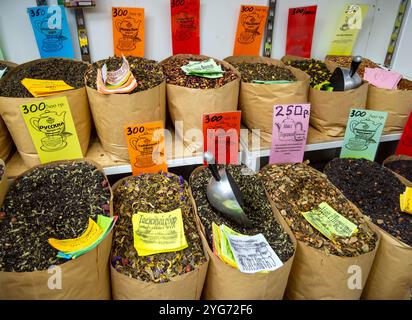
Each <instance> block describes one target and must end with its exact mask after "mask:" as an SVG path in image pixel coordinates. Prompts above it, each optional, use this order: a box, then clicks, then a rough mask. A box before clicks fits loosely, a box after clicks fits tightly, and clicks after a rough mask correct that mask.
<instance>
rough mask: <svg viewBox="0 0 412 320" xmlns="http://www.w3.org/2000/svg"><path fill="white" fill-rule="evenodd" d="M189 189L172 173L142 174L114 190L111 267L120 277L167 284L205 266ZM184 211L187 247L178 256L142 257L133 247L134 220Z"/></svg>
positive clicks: (156, 255) (181, 179) (174, 253)
mask: <svg viewBox="0 0 412 320" xmlns="http://www.w3.org/2000/svg"><path fill="white" fill-rule="evenodd" d="M189 190H190V189H189V186H188V185H187V183H186V182H185V181H184V180H183V178H182V177H179V176H176V175H174V174H170V173H163V174H160V173H159V174H142V175H140V176H134V177H129V178H127V179H124V180H122V181H121V182H120V183H119V185H118V186H117V187H116V189H115V190H114V210H115V212H116V214H118V215H119V218H118V221H117V223H116V225H115V228H114V230H115V232H114V240H113V248H112V257H111V263H112V266H113V267H114V268H115V269H116V270H117V271H118V272H120V273H122V274H124V275H126V276H128V277H130V278H135V279H138V280H142V281H147V282H150V281H152V282H155V283H164V282H168V281H170V280H171V278H173V277H175V276H178V275H181V274H184V273H188V272H190V271H192V270H194V269H195V268H196V267H198V266H200V265H202V264H203V263H205V262H206V257H205V254H204V252H203V246H202V241H201V239H200V236H199V234H198V231H197V227H196V223H195V219H194V212H193V207H192V200H191V196H190V191H189ZM178 208H180V209H181V212H182V218H183V225H184V233H185V236H186V241H187V244H188V247H187V248H185V249H183V250H180V251H175V252H166V253H157V254H154V255H149V256H139V255H138V254H137V251H136V249H135V247H134V244H133V223H132V216H133V214H137V213H138V212H146V213H165V212H170V211H173V210H175V209H178Z"/></svg>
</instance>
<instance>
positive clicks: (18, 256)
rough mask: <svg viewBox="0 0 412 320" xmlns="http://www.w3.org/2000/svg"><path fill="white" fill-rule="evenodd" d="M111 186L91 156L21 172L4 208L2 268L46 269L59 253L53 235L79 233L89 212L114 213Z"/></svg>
mask: <svg viewBox="0 0 412 320" xmlns="http://www.w3.org/2000/svg"><path fill="white" fill-rule="evenodd" d="M110 197H111V193H110V186H109V183H108V181H107V179H106V177H105V176H104V174H103V173H102V172H101V171H99V169H97V168H96V167H95V166H94V165H92V164H89V163H87V162H68V163H62V164H50V165H46V166H44V167H38V168H35V169H33V170H31V171H29V172H28V173H26V174H24V175H22V176H20V177H18V178H17V179H16V180H15V181H14V183H13V184H12V185H11V186H10V189H9V191H8V192H7V195H6V198H5V200H4V203H3V206H2V208H1V212H0V271H7V272H26V271H36V270H46V269H47V268H49V267H50V266H51V265H59V264H62V263H64V262H66V261H67V260H66V259H60V258H57V256H56V255H57V252H58V251H57V250H56V249H54V248H53V247H52V246H51V245H50V244H49V243H48V241H47V240H48V239H49V238H57V239H69V238H77V237H79V236H80V235H82V234H83V233H84V231H85V230H86V229H87V226H88V220H89V218H91V219H93V220H94V221H97V216H98V215H104V216H109V215H110Z"/></svg>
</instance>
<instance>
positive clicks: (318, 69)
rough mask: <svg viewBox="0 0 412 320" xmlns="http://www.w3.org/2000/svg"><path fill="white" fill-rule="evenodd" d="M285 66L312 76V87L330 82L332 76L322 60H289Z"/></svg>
mask: <svg viewBox="0 0 412 320" xmlns="http://www.w3.org/2000/svg"><path fill="white" fill-rule="evenodd" d="M285 64H286V65H288V66H291V67H294V68H297V69H300V70H302V71H304V72H306V73H307V74H308V75H309V76H310V86H311V87H315V86H317V85H320V84H322V83H324V82H327V81H329V79H330V77H331V75H332V74H331V72H330V71H329V69H328V68H327V66H326V64H325V63H324V62H322V61H320V60H315V59H306V60H288V61H286V62H285Z"/></svg>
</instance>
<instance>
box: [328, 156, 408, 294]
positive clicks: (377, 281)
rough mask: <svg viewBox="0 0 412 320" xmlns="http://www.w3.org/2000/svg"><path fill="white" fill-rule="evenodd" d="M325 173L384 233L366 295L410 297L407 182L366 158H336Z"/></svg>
mask: <svg viewBox="0 0 412 320" xmlns="http://www.w3.org/2000/svg"><path fill="white" fill-rule="evenodd" d="M325 174H326V175H327V176H328V178H329V179H330V180H331V181H332V183H333V184H334V185H336V186H337V187H338V188H339V189H340V190H342V192H343V193H344V194H345V195H346V196H347V197H348V199H350V200H351V201H352V202H353V203H354V204H355V205H357V206H358V207H359V209H361V210H362V212H363V214H364V215H366V216H368V217H369V218H370V219H371V220H372V222H373V223H374V224H375V225H376V226H377V227H379V232H380V234H381V235H382V241H381V245H380V247H379V250H378V253H377V255H376V259H375V262H374V265H373V268H372V270H371V274H370V276H369V279H368V282H367V283H366V287H365V290H364V292H363V297H364V298H367V299H409V298H410V290H411V288H412V272H411V270H412V269H411V267H412V248H411V245H412V216H411V215H410V214H408V213H405V212H401V210H400V202H399V198H400V194H402V193H403V192H404V191H405V187H406V186H405V184H403V183H402V182H401V181H400V180H399V179H398V178H397V177H396V176H395V175H394V174H393V173H392V172H391V171H390V170H388V169H386V168H385V167H382V166H381V165H379V164H378V163H375V162H372V161H368V160H365V159H333V160H332V161H330V162H329V163H328V164H327V166H326V167H325ZM409 186H411V185H409Z"/></svg>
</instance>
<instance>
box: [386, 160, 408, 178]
mask: <svg viewBox="0 0 412 320" xmlns="http://www.w3.org/2000/svg"><path fill="white" fill-rule="evenodd" d="M385 167H387V168H388V169H390V170H392V171H393V172H396V173H397V174H399V175H400V176H402V177H404V178H406V179H407V180H409V181H412V161H411V160H395V161H391V162H388V163H386V164H385Z"/></svg>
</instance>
